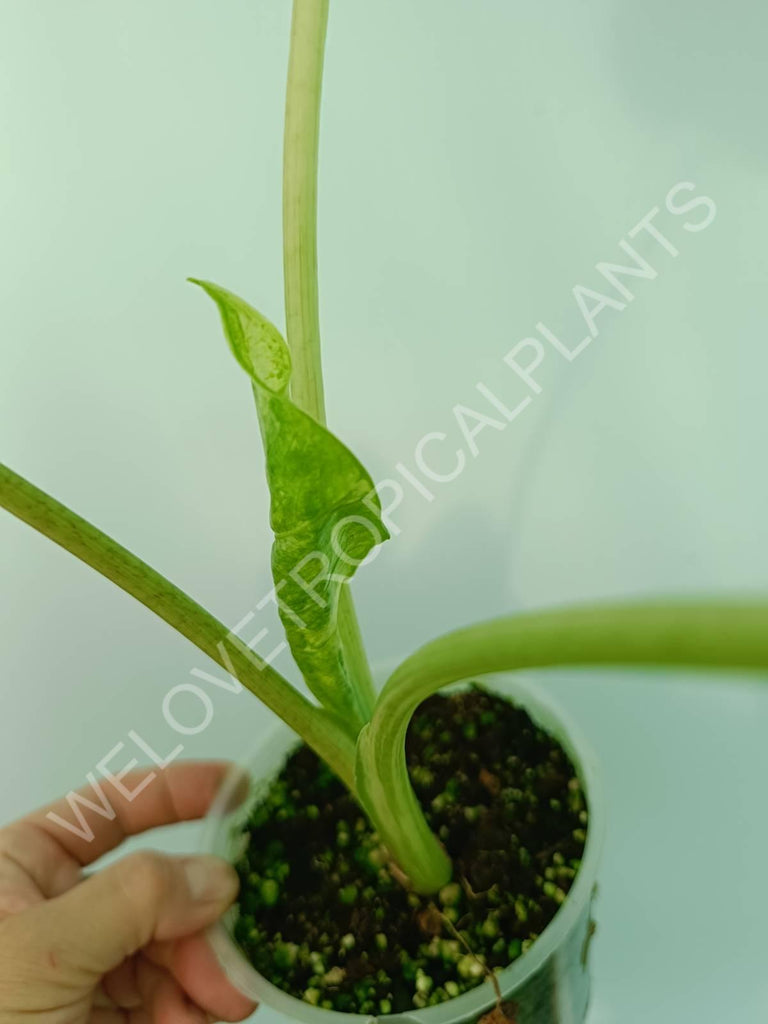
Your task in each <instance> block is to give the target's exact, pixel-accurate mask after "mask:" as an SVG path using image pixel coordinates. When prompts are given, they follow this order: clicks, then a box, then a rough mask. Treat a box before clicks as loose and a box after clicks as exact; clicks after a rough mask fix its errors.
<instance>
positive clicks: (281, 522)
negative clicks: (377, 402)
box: [190, 278, 389, 725]
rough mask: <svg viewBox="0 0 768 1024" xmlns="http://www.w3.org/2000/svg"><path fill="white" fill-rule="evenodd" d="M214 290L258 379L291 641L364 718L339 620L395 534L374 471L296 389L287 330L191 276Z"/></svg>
mask: <svg viewBox="0 0 768 1024" xmlns="http://www.w3.org/2000/svg"><path fill="white" fill-rule="evenodd" d="M190 280H191V281H192V283H193V284H197V285H199V286H200V287H201V288H202V289H203V290H204V291H205V292H207V294H208V295H209V296H210V297H211V298H212V299H213V300H214V302H215V303H216V305H217V306H218V308H219V312H220V313H221V319H222V323H223V325H224V333H225V334H226V337H227V340H228V342H229V345H230V348H231V349H232V352H233V353H234V356H235V358H236V359H237V361H238V362H239V363H240V365H241V366H242V367H243V369H244V370H245V371H246V372H247V373H248V375H249V376H250V378H251V381H252V384H253V393H254V396H255V398H256V409H257V412H258V416H259V425H260V428H261V436H262V440H263V442H264V451H265V454H266V466H267V480H268V483H269V490H270V494H271V509H270V522H271V525H272V529H273V530H274V534H275V541H274V545H273V547H272V575H273V578H274V581H275V586H276V588H277V601H278V609H279V611H280V618H281V619H282V622H283V625H284V627H285V631H286V634H287V637H288V643H289V645H290V648H291V651H292V653H293V656H294V658H295V659H296V663H297V664H298V666H299V668H300V669H301V672H302V674H303V676H304V679H305V680H306V682H307V685H308V686H309V688H310V689H311V690H312V692H313V693H314V694H315V696H316V697H317V698H318V699H319V700H320V701H321V703H322V704H323V705H325V707H327V708H329V709H330V710H332V711H335V712H337V713H339V714H340V715H342V716H344V717H345V718H347V719H348V720H349V716H350V715H351V716H353V721H354V722H355V723H356V724H357V725H359V724H361V721H362V720H363V719H364V718H365V716H364V715H363V714H362V710H361V704H360V701H359V699H358V696H357V692H356V688H355V680H354V679H350V677H349V672H348V667H347V664H346V661H345V657H344V651H343V647H342V643H341V640H340V637H339V633H338V629H337V612H338V603H339V595H340V592H341V587H342V586H343V584H344V583H345V582H346V581H347V580H349V579H350V578H351V577H352V575H353V574H354V572H355V571H356V569H357V567H358V566H359V565H360V564H361V563H362V562H363V560H364V559H365V558H366V557H367V556H368V555H369V554H370V552H371V551H372V550H373V548H374V547H375V546H376V545H377V544H379V543H381V542H382V541H384V540H386V539H387V538H388V537H389V534H388V532H387V530H386V527H385V526H384V524H383V522H382V519H381V504H380V502H379V499H378V495H377V493H376V489H375V487H374V483H373V480H372V479H371V477H370V476H369V475H368V473H367V472H366V470H365V469H364V468H363V466H362V465H361V464H360V462H359V461H358V460H357V458H356V457H355V456H354V455H353V454H352V452H351V451H350V450H349V449H348V448H347V447H346V446H345V445H343V444H342V442H341V441H339V439H338V438H337V437H335V436H334V435H333V434H332V433H331V432H330V431H329V430H327V429H326V428H325V427H323V426H321V425H320V424H319V423H317V421H316V420H314V419H313V418H312V417H311V416H309V415H307V414H306V413H305V412H303V411H302V410H301V409H299V408H297V407H296V406H295V405H294V404H293V402H292V401H291V399H290V397H289V396H288V387H289V384H290V378H291V357H290V352H289V350H288V346H287V345H286V343H285V341H284V340H283V338H282V336H281V335H280V332H279V331H278V330H277V328H276V327H275V326H274V324H272V323H270V322H269V320H267V319H266V317H263V316H262V315H261V314H260V313H258V312H256V310H255V309H253V308H252V307H251V306H249V305H248V303H247V302H244V301H243V299H241V298H238V296H236V295H233V294H232V293H231V292H228V291H226V290H225V289H224V288H220V287H218V285H214V284H210V283H209V282H207V281H198V280H194V279H192V278H190Z"/></svg>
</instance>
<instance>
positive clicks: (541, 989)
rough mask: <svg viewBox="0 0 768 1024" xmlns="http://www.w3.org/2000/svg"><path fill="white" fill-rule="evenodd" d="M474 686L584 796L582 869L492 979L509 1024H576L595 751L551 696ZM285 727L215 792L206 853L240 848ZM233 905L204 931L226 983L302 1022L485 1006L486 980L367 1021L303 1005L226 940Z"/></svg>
mask: <svg viewBox="0 0 768 1024" xmlns="http://www.w3.org/2000/svg"><path fill="white" fill-rule="evenodd" d="M482 683H483V685H484V686H487V687H488V688H489V689H492V690H493V691H494V692H495V693H497V694H499V695H500V696H503V697H506V698H508V699H510V700H512V701H513V702H514V703H515V704H518V705H520V706H521V707H523V708H525V709H526V711H527V712H528V713H529V714H530V716H531V718H532V719H533V721H534V722H536V724H537V725H539V726H540V727H541V728H543V729H544V730H545V731H546V732H547V733H549V734H550V735H551V736H553V737H554V738H555V739H557V740H558V742H559V743H560V744H561V745H562V747H563V748H564V749H565V751H566V752H567V753H568V755H569V757H570V758H571V760H572V762H573V764H574V766H575V768H576V771H577V773H578V775H579V778H580V781H581V783H582V786H583V789H584V792H585V793H586V796H587V805H588V809H589V824H588V827H587V843H586V848H585V851H584V857H583V859H582V864H581V868H580V870H579V872H578V874H577V876H576V879H575V881H574V884H573V886H572V888H571V891H570V892H569V894H568V898H567V899H566V901H565V903H563V905H562V906H561V907H560V909H559V910H558V912H557V914H556V915H555V917H554V918H553V919H552V921H551V922H550V923H549V925H548V926H547V928H546V929H545V930H544V932H543V933H542V934H541V935H540V936H539V938H538V939H537V940H536V941H535V942H534V944H533V945H532V946H531V948H530V949H529V950H528V951H527V952H526V953H524V954H523V955H522V956H521V957H519V958H518V959H517V960H516V961H515V962H514V963H513V964H512V965H511V966H510V967H508V968H506V969H505V970H503V971H500V972H498V973H497V978H498V982H499V986H500V988H501V993H502V996H503V998H504V999H505V1000H510V1001H512V1002H514V1003H515V1004H516V1005H517V1013H516V1019H517V1024H581V1022H582V1021H583V1020H584V1017H585V1015H586V1011H587V1005H588V1002H589V987H590V982H589V971H588V959H587V954H588V951H589V943H590V938H591V934H592V931H593V923H592V916H591V908H592V900H593V897H594V894H595V891H596V878H597V868H598V860H599V856H600V849H601V846H602V837H603V830H604V815H605V805H604V798H603V793H602V789H601V786H600V778H599V772H598V768H597V763H596V760H595V757H594V755H593V754H592V752H591V750H590V749H589V746H588V744H587V743H586V741H585V740H584V738H583V736H582V735H581V732H580V731H579V729H578V728H576V727H575V726H574V725H573V723H572V722H570V721H569V720H568V717H567V715H566V714H565V713H564V712H563V711H562V709H561V708H559V707H558V706H557V705H556V704H555V703H554V702H553V701H551V700H550V698H549V697H547V696H546V695H544V694H542V693H541V692H540V691H539V689H538V688H537V687H536V686H535V685H533V684H531V683H530V682H528V681H524V680H521V679H520V678H519V677H518V676H517V675H513V674H509V675H496V676H487V677H483V679H482ZM297 742H298V741H297V739H296V736H295V735H294V734H293V733H292V732H291V730H290V729H288V728H287V726H283V725H282V724H278V726H277V727H276V728H275V730H274V731H273V732H272V733H271V734H270V735H269V737H268V738H267V739H266V740H264V741H262V742H261V743H260V745H259V749H258V750H257V751H256V753H255V754H254V755H253V756H252V757H251V759H250V760H249V761H248V762H247V763H246V764H245V765H243V766H242V767H240V768H238V769H236V770H233V771H232V772H231V773H230V774H229V776H228V777H227V779H226V780H225V783H224V785H223V787H222V789H221V790H220V792H219V793H218V795H217V797H216V800H215V802H214V804H213V806H212V808H211V811H210V813H209V815H208V818H207V821H206V829H205V833H204V839H203V843H204V849H205V850H206V852H209V853H215V854H218V855H219V856H221V857H225V858H227V859H228V860H230V861H232V862H234V861H236V860H237V859H238V858H239V855H240V854H241V852H242V850H243V849H244V837H243V836H242V834H241V830H242V826H243V824H244V822H245V820H246V818H247V817H248V813H249V810H250V807H251V806H252V805H253V802H254V800H256V799H258V798H259V797H260V796H261V795H262V794H263V793H264V791H265V790H266V788H267V786H268V785H269V783H270V781H271V780H272V779H273V778H274V777H275V775H276V774H277V773H278V772H279V771H280V769H281V767H282V765H283V763H284V761H285V758H286V756H287V754H288V753H289V752H290V750H291V749H292V748H293V747H294V746H295V745H296V744H297ZM244 779H248V780H249V781H250V783H251V786H252V790H251V794H252V795H251V799H250V800H249V801H248V802H247V803H246V804H245V805H242V806H240V807H234V809H233V803H234V802H235V799H236V798H235V796H234V794H235V793H236V792H237V791H238V789H240V791H241V792H242V783H243V781H244ZM236 914H237V909H236V907H233V908H232V910H231V911H230V913H229V914H228V915H227V916H226V917H225V918H224V920H223V921H221V922H219V924H217V925H216V926H214V928H212V929H211V931H210V933H209V937H210V941H211V944H212V946H213V949H214V950H215V952H216V954H217V956H218V958H219V961H220V963H221V965H222V968H223V969H224V971H225V972H226V974H227V977H228V978H229V979H230V981H231V982H232V984H233V985H235V987H236V988H238V989H239V990H240V991H241V992H243V993H244V994H245V995H247V996H249V997H250V998H251V999H255V1000H258V1001H259V1002H261V1003H265V1004H266V1005H268V1006H271V1007H272V1008H273V1009H275V1010H278V1011H279V1012H280V1013H284V1014H285V1015H286V1016H288V1017H290V1018H293V1019H294V1020H297V1021H302V1022H303V1024H372V1022H374V1021H377V1020H378V1021H380V1022H381V1024H410V1022H413V1024H469V1022H474V1021H476V1020H477V1019H478V1018H479V1017H480V1016H482V1014H484V1013H485V1012H487V1011H488V1010H489V1009H491V1008H492V1007H493V1005H494V1003H495V994H494V992H493V989H492V986H491V985H490V984H488V983H484V984H481V985H479V986H478V987H477V988H475V989H472V990H471V991H470V992H464V993H462V995H460V996H457V997H456V998H455V999H451V1000H449V1001H447V1002H445V1003H441V1004H440V1005H438V1006H429V1007H426V1008H424V1009H414V1010H409V1011H407V1012H404V1013H399V1014H389V1015H386V1016H380V1017H378V1018H377V1017H374V1016H370V1015H362V1014H353V1013H339V1012H336V1011H333V1010H324V1009H321V1008H319V1007H316V1006H311V1005H310V1004H309V1003H305V1002H302V1001H301V1000H300V999H296V998H295V997H294V996H290V995H288V994H287V993H286V992H283V991H281V990H280V989H278V988H276V987H275V986H274V985H272V984H271V983H270V982H269V981H267V980H266V978H264V977H262V976H261V975H260V974H259V973H258V972H257V971H256V970H255V969H254V968H253V967H252V966H251V964H250V963H249V962H248V960H247V959H246V957H245V955H244V954H243V953H242V951H241V950H240V948H239V947H238V946H237V944H236V943H235V941H234V939H233V938H232V931H233V926H234V922H235V919H236Z"/></svg>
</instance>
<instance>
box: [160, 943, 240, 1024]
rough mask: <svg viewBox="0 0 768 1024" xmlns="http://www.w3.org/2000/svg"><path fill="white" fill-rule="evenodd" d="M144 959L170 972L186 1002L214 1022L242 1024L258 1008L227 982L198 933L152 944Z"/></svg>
mask: <svg viewBox="0 0 768 1024" xmlns="http://www.w3.org/2000/svg"><path fill="white" fill-rule="evenodd" d="M144 955H145V956H146V957H148V958H149V959H151V960H152V961H153V962H154V963H156V964H159V965H162V966H163V967H165V968H166V969H167V970H168V971H170V973H171V974H172V975H173V977H174V978H175V979H176V980H177V981H178V983H179V984H180V985H181V987H182V989H183V990H184V991H185V992H186V994H187V995H188V996H189V997H190V999H192V1000H193V1001H194V1002H195V1003H197V1005H198V1006H201V1007H202V1008H203V1009H204V1010H207V1011H208V1013H209V1014H211V1015H212V1016H213V1017H215V1018H216V1020H224V1021H239V1020H244V1019H245V1018H246V1017H249V1016H250V1015H251V1014H252V1013H253V1012H254V1010H255V1009H256V1008H257V1006H258V1003H255V1002H254V1001H253V1000H252V999H249V998H248V997H247V996H244V995H243V994H242V993H241V992H238V990H237V989H236V988H235V987H234V985H232V984H231V982H229V981H228V980H227V978H226V975H225V974H224V971H223V970H222V969H221V966H220V964H219V961H218V960H217V958H216V954H215V953H214V952H213V950H212V949H211V947H210V946H209V945H208V940H207V939H206V937H205V935H204V934H202V933H201V934H198V935H190V936H187V937H186V938H183V939H177V940H176V941H175V942H164V943H153V944H152V945H150V946H148V947H147V949H145V950H144Z"/></svg>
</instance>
